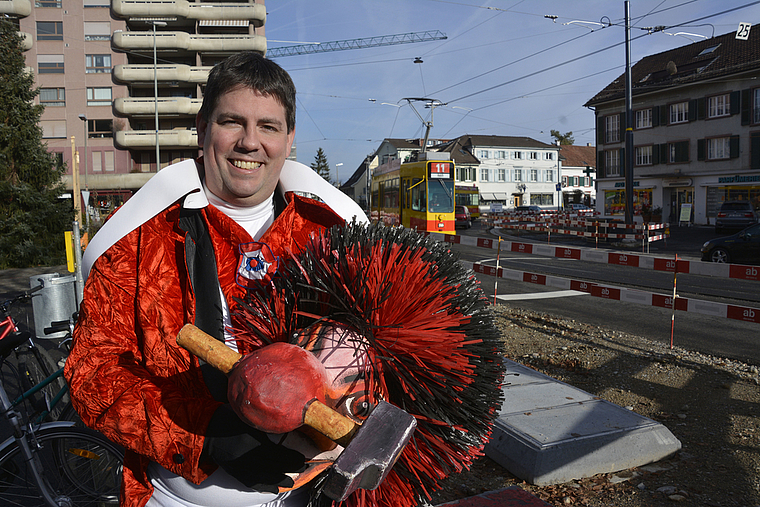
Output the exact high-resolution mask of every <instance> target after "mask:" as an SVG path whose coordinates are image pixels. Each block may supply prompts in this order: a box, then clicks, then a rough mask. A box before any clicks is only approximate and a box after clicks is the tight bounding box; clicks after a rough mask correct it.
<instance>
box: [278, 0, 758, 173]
mask: <svg viewBox="0 0 760 507" xmlns="http://www.w3.org/2000/svg"><path fill="white" fill-rule="evenodd" d="M624 5H625V4H624V1H623V0H563V1H559V0H522V1H520V0H491V1H487V0H482V1H479V0H465V1H448V0H375V1H369V0H329V1H314V0H267V2H266V8H267V13H268V14H267V21H266V36H267V40H268V46H269V48H275V47H282V46H288V45H292V43H312V42H331V41H339V40H347V39H358V38H365V37H376V36H383V35H394V34H404V33H410V32H422V31H427V30H440V31H441V32H443V33H445V34H446V36H447V37H448V38H447V39H446V40H441V41H433V42H423V43H414V44H402V45H395V46H387V47H377V48H367V49H352V50H346V51H334V52H327V53H317V54H312V55H303V56H287V57H280V58H277V59H276V61H277V62H278V63H279V64H280V65H282V66H283V67H284V68H285V69H286V70H287V71H288V72H290V74H291V76H292V77H293V80H294V81H295V84H296V88H297V90H298V97H297V99H298V103H297V119H296V146H297V156H298V160H299V162H302V163H304V164H307V165H309V164H311V163H312V162H313V161H314V157H315V155H316V153H317V149H318V148H320V147H321V148H322V149H323V150H324V151H325V154H326V156H327V159H328V161H329V163H330V166H331V168H332V170H333V177H335V172H336V169H337V172H338V174H337V175H338V176H339V178H340V180H341V181H345V180H346V179H348V177H349V176H350V175H351V174H352V173H353V172H354V171H355V170H356V168H357V167H358V166H359V165H360V164H361V162H362V160H363V159H364V157H366V156H367V155H368V154H370V153H372V152H373V151H374V150H375V149H376V148H377V147H378V146H379V144H380V142H381V141H382V140H383V139H385V138H387V137H394V138H403V139H407V138H416V137H423V136H424V127H423V122H422V121H421V120H420V118H419V117H418V116H417V114H416V113H415V110H414V109H412V107H411V106H410V105H409V104H407V102H406V101H404V100H403V99H404V98H407V97H425V98H430V99H436V100H438V101H440V102H441V103H443V104H444V105H442V106H440V107H436V108H435V109H434V110H433V117H432V121H433V127H432V129H431V133H430V136H431V138H447V139H448V138H453V137H457V136H460V135H462V134H481V135H504V136H527V137H531V138H533V139H536V140H539V141H542V142H551V141H552V138H551V135H550V133H549V132H550V130H552V129H554V130H559V131H560V132H562V133H565V132H569V131H572V132H573V136H574V138H575V144H579V145H585V144H586V143H591V144H594V143H595V142H594V116H593V112H592V111H590V110H589V109H587V108H585V107H583V104H585V103H586V101H588V100H589V99H590V98H591V97H593V96H594V95H595V94H596V93H597V92H598V91H600V90H601V89H602V88H604V87H605V86H606V85H607V84H609V83H610V82H611V81H613V80H614V79H616V78H617V77H618V76H619V75H621V74H622V73H623V72H624V71H625V46H624V41H625V28H624V12H625V10H624V9H625V7H624ZM726 11H731V12H726ZM630 13H631V25H632V31H631V38H632V42H631V57H632V62H633V63H635V62H636V61H637V60H638V59H640V58H642V57H644V56H646V55H649V54H654V53H659V52H661V51H666V50H669V49H672V48H676V47H680V46H683V45H687V44H691V43H692V42H696V41H699V40H703V37H699V36H698V35H701V36H705V37H711V36H713V35H721V34H724V33H727V32H733V31H736V28H737V26H738V24H739V23H740V22H746V23H752V24H753V25H754V24H755V23H757V22H760V2H757V1H754V0H631V2H630ZM545 15H552V16H557V18H556V20H554V21H552V20H551V19H547V18H545ZM577 21H586V22H589V23H578V22H577ZM610 23H611V26H608V25H610ZM602 25H604V26H602ZM658 25H664V26H666V27H667V28H666V30H665V31H664V33H663V32H660V33H653V34H651V35H647V31H646V30H642V29H640V28H642V27H652V26H658ZM592 29H593V30H592ZM756 29H757V30H760V27H754V28H753V30H756ZM678 33H685V35H684V34H682V35H675V34H678ZM669 34H673V35H669ZM691 34H695V35H691ZM285 41H287V42H285ZM417 57H419V58H421V59H422V61H423V63H414V60H415V58H417ZM383 103H387V104H383ZM397 106H401V107H397ZM415 108H416V111H417V112H418V113H419V114H420V115H421V116H422V117H423V119H424V120H425V121H430V109H426V108H425V107H424V103H419V102H417V103H415ZM337 164H342V165H341V166H337ZM336 166H337V167H336Z"/></svg>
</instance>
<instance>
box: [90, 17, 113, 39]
mask: <svg viewBox="0 0 760 507" xmlns="http://www.w3.org/2000/svg"><path fill="white" fill-rule="evenodd" d="M84 40H111V23H109V22H108V21H85V22H84Z"/></svg>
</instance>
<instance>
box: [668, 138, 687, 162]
mask: <svg viewBox="0 0 760 507" xmlns="http://www.w3.org/2000/svg"><path fill="white" fill-rule="evenodd" d="M688 161H689V141H678V142H675V143H668V162H670V163H671V164H678V163H681V162H688Z"/></svg>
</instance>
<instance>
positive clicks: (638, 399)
mask: <svg viewBox="0 0 760 507" xmlns="http://www.w3.org/2000/svg"><path fill="white" fill-rule="evenodd" d="M495 311H496V313H497V324H498V326H499V328H500V329H501V331H502V332H503V337H504V353H505V355H506V357H509V358H510V359H513V360H515V361H517V362H520V363H522V364H525V365H527V366H530V367H532V368H535V369H536V370H538V371H541V372H543V373H545V374H547V375H550V376H552V377H554V378H556V379H558V380H561V381H563V382H566V383H568V384H571V385H573V386H575V387H578V388H580V389H583V390H584V391H587V392H589V393H592V394H596V395H598V396H600V397H602V398H604V399H607V400H609V401H611V402H613V403H616V404H618V405H620V406H623V407H626V408H628V409H630V410H634V411H636V412H637V413H639V414H641V415H643V416H645V417H649V418H651V419H654V420H656V421H658V422H661V423H662V424H664V425H665V426H666V427H667V428H668V429H669V430H670V431H671V432H672V433H673V434H674V435H675V436H676V438H678V439H679V440H680V441H681V444H682V449H681V450H680V451H679V452H677V453H676V454H675V455H674V456H672V457H670V458H668V459H665V460H662V461H660V462H658V463H654V464H651V465H647V466H643V467H639V468H635V469H630V470H625V471H621V472H617V473H612V474H600V475H597V476H594V477H591V478H588V479H583V480H575V481H572V482H569V483H566V484H559V485H553V486H542V487H538V486H533V485H530V484H528V483H525V482H523V481H522V480H520V479H518V478H516V477H515V476H513V475H512V474H510V473H509V472H508V471H507V470H506V469H504V468H502V467H501V466H500V465H498V464H496V463H495V462H494V461H492V460H490V459H488V458H482V459H480V460H479V461H477V462H476V463H475V464H474V465H473V467H472V469H471V470H470V471H468V472H465V473H463V474H459V475H455V476H452V477H450V478H449V479H448V480H447V481H446V483H445V484H444V488H443V490H442V491H440V492H438V493H437V494H436V495H435V497H434V498H433V500H432V501H431V504H432V505H437V504H439V503H443V502H448V501H452V500H455V499H459V498H464V497H468V496H472V495H476V494H479V493H483V492H485V491H490V490H494V489H500V488H504V487H508V486H513V485H519V486H520V487H522V488H523V489H525V490H527V491H530V492H531V493H532V494H534V495H535V496H537V497H539V498H541V499H542V500H544V501H546V502H547V503H549V504H551V505H555V506H566V505H584V506H594V507H602V506H605V507H606V506H619V507H657V506H665V505H668V506H669V505H673V504H679V505H683V506H708V507H729V506H742V507H744V506H746V507H757V506H760V375H759V373H758V366H757V365H749V364H745V363H741V362H738V361H733V360H729V359H723V358H718V357H711V356H708V355H705V354H702V353H699V352H695V351H689V350H684V349H681V348H678V347H675V348H673V349H670V348H669V346H668V345H666V344H662V343H657V342H652V341H648V340H646V339H644V338H641V337H638V336H634V335H628V334H623V333H618V332H615V331H611V330H609V329H604V328H599V327H592V326H588V325H585V324H583V323H580V322H576V321H574V320H567V319H561V318H556V317H553V316H550V315H545V314H539V313H535V312H529V311H525V310H520V309H515V308H510V307H509V306H507V305H500V306H498V307H497V308H496V309H495ZM759 331H760V329H759ZM759 335H760V333H759ZM716 339H720V330H716Z"/></svg>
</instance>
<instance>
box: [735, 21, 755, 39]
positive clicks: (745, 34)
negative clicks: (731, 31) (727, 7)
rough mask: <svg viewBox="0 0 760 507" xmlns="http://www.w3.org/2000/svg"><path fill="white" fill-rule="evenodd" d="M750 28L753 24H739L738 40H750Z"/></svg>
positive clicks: (737, 30)
mask: <svg viewBox="0 0 760 507" xmlns="http://www.w3.org/2000/svg"><path fill="white" fill-rule="evenodd" d="M750 28H752V23H739V28H737V29H736V38H737V39H739V40H747V39H749V29H750Z"/></svg>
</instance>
